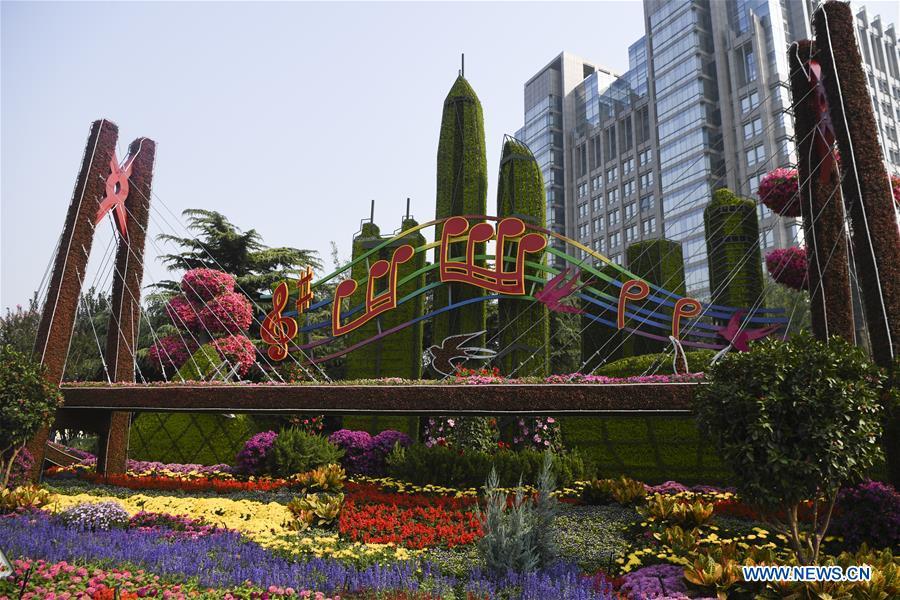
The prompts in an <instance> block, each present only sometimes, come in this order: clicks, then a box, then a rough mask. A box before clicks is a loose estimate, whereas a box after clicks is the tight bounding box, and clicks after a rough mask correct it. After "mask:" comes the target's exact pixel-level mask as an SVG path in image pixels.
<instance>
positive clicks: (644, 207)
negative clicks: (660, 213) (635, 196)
mask: <svg viewBox="0 0 900 600" xmlns="http://www.w3.org/2000/svg"><path fill="white" fill-rule="evenodd" d="M649 210H653V196H644V197H643V198H641V212H646V211H649Z"/></svg>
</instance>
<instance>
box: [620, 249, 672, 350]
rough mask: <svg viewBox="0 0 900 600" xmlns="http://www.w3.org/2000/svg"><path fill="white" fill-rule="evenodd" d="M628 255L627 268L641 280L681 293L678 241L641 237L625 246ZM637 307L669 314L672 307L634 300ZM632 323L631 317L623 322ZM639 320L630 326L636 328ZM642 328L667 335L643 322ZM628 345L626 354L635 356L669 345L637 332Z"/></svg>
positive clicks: (663, 348) (662, 348) (648, 300)
mask: <svg viewBox="0 0 900 600" xmlns="http://www.w3.org/2000/svg"><path fill="white" fill-rule="evenodd" d="M625 252H626V255H627V257H628V270H629V271H631V272H632V273H634V274H635V275H637V276H638V277H640V278H641V279H644V280H645V281H647V282H649V283H652V284H654V285H657V286H659V287H661V288H663V289H665V290H668V291H670V292H673V293H675V294H678V295H679V296H684V295H685V293H686V291H685V282H684V255H683V253H682V250H681V243H680V242H674V241H672V240H666V239H661V240H660V239H658V240H644V241H642V242H635V243H634V244H631V245H630V246H628V249H627V250H626V251H625ZM637 304H638V306H640V307H642V308H646V309H648V310H653V311H656V312H659V313H662V314H668V315H671V314H672V310H671V309H669V308H666V307H664V306H660V305H659V304H658V303H657V302H655V301H653V300H650V299H649V298H648V299H646V300H643V301H641V302H640V303H637ZM629 321H631V322H633V321H634V320H633V319H627V320H626V322H629ZM637 325H638V323H634V324H632V325H631V326H632V327H635V326H637ZM642 331H648V332H651V333H656V334H661V335H666V334H665V333H660V331H659V330H652V331H651V330H650V329H649V328H648V326H646V325H644V326H643V329H642ZM625 345H626V346H629V348H628V352H630V354H628V355H629V356H638V355H641V354H653V353H655V352H663V351H665V350H667V349H669V348H670V344H667V343H665V342H658V341H655V340H651V339H649V338H645V337H643V336H639V335H632V336H631V337H629V338H628V341H627V342H626V344H625Z"/></svg>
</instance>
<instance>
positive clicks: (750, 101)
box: [741, 92, 759, 112]
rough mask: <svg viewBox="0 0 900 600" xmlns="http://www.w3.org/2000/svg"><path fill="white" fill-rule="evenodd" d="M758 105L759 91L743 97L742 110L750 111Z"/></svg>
mask: <svg viewBox="0 0 900 600" xmlns="http://www.w3.org/2000/svg"><path fill="white" fill-rule="evenodd" d="M757 106H759V92H750V94H748V95H746V96H744V97H743V98H741V112H749V111H751V110H753V109H754V108H756V107H757Z"/></svg>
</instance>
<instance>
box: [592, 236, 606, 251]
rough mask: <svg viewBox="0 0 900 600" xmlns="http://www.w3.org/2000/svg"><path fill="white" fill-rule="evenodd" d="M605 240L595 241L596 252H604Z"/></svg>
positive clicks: (598, 239)
mask: <svg viewBox="0 0 900 600" xmlns="http://www.w3.org/2000/svg"><path fill="white" fill-rule="evenodd" d="M603 241H604V240H603V238H597V239H596V240H594V243H593V246H594V252H603Z"/></svg>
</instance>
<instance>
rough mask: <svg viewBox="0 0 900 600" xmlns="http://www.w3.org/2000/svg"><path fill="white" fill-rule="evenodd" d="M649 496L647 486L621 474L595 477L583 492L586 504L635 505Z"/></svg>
mask: <svg viewBox="0 0 900 600" xmlns="http://www.w3.org/2000/svg"><path fill="white" fill-rule="evenodd" d="M646 496H647V488H646V487H644V484H643V483H641V482H640V481H637V480H635V479H630V478H628V477H625V476H624V475H620V476H619V478H618V479H594V480H593V481H591V482H590V483H588V484H587V485H586V486H585V487H584V490H582V492H581V499H582V500H583V501H584V502H585V503H586V504H611V503H613V502H616V503H618V504H621V505H622V506H634V505H635V504H637V503H639V502H642V501H643V500H644V498H645V497H646Z"/></svg>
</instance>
